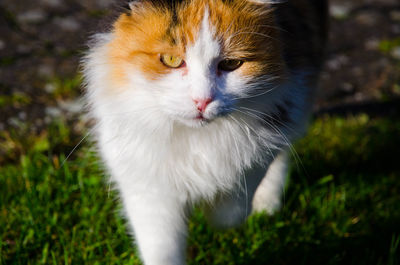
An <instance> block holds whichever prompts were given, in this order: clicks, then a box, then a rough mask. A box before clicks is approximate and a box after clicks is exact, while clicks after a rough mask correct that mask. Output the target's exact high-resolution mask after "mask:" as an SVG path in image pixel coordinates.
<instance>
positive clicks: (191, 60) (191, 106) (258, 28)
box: [107, 0, 285, 127]
mask: <svg viewBox="0 0 400 265" xmlns="http://www.w3.org/2000/svg"><path fill="white" fill-rule="evenodd" d="M163 2H165V3H168V4H162V3H163ZM156 3H157V4H156ZM271 11H272V9H271V7H270V6H269V5H268V4H262V3H255V2H251V1H245V0H237V1H236V0H230V1H228V0H190V1H151V0H141V1H135V2H132V3H131V12H130V13H129V14H123V15H121V16H120V17H119V19H118V20H117V21H116V23H115V25H114V30H113V39H112V41H111V42H110V43H109V53H108V54H107V56H108V61H109V63H110V65H111V75H112V77H111V80H112V82H113V84H114V85H115V86H116V87H124V89H128V90H132V91H138V92H140V94H141V95H144V94H145V95H148V96H149V97H152V101H153V103H152V104H153V105H154V106H152V107H155V108H157V109H158V111H161V112H163V113H164V114H166V116H167V117H168V118H169V119H171V120H174V121H179V122H182V123H184V124H186V125H188V126H192V127H196V126H200V125H204V124H207V123H208V122H211V121H212V120H214V119H216V118H217V117H220V116H224V115H226V114H229V113H231V112H234V111H238V106H240V104H243V103H244V101H246V100H249V98H250V97H252V96H254V95H257V94H261V93H263V92H265V91H267V90H268V89H271V88H273V87H274V86H276V84H277V82H279V80H281V78H282V77H283V75H284V74H285V71H284V67H283V60H282V56H281V51H280V48H279V46H280V43H279V41H278V38H279V37H278V30H277V29H276V27H275V22H274V17H273V14H272V12H271ZM115 93H118V92H115Z"/></svg>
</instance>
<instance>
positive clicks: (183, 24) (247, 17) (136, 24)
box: [115, 0, 273, 48]
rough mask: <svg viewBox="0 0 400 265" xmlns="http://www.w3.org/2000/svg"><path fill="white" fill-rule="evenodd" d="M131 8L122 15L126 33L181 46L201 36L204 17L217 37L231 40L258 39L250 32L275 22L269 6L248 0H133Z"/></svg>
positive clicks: (249, 40) (121, 24)
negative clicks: (126, 13) (128, 12)
mask: <svg viewBox="0 0 400 265" xmlns="http://www.w3.org/2000/svg"><path fill="white" fill-rule="evenodd" d="M131 9H132V10H131V13H130V14H128V15H123V16H121V17H120V19H119V21H118V22H120V23H118V22H117V23H116V25H115V26H116V28H117V29H119V30H122V31H125V32H127V33H129V32H132V31H133V30H136V31H137V32H135V35H136V36H138V35H140V34H143V35H144V36H142V37H143V38H142V39H145V38H146V37H147V38H148V39H152V40H153V41H158V42H167V43H169V44H170V45H171V46H181V47H182V48H185V47H186V46H187V45H190V44H192V43H193V42H195V40H196V39H197V38H198V37H199V34H200V31H201V29H202V25H203V26H204V18H205V17H207V20H208V23H209V24H210V25H211V27H212V28H213V34H214V38H216V39H219V40H220V41H225V42H231V43H234V42H235V40H236V41H237V40H242V41H248V42H251V39H255V38H258V39H259V38H260V35H259V36H255V35H254V34H250V32H252V31H254V33H256V32H257V31H260V30H261V31H265V32H267V33H269V32H270V31H271V28H268V27H267V26H268V24H273V15H272V12H271V11H272V9H271V8H270V6H268V5H265V4H257V3H255V2H252V1H249V0H248V1H246V0H187V1H181V0H169V1H162V0H159V1H155V0H141V1H135V2H133V3H132V4H131ZM246 29H248V30H247V32H246V31H245V30H246ZM239 30H242V32H239Z"/></svg>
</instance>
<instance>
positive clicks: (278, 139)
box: [84, 0, 326, 265]
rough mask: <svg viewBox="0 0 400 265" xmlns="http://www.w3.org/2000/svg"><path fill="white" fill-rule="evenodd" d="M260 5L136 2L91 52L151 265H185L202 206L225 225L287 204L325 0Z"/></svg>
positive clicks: (205, 0) (105, 134) (118, 171)
mask: <svg viewBox="0 0 400 265" xmlns="http://www.w3.org/2000/svg"><path fill="white" fill-rule="evenodd" d="M263 2H267V1H250V0H248V1H242V0H240V1H239V0H230V1H228V0H189V1H177V0H175V1H167V0H159V1H155V0H138V1H134V2H132V3H131V4H130V7H131V11H130V12H128V14H123V15H121V16H120V17H119V19H118V20H117V21H116V23H115V24H114V27H113V30H112V32H110V33H104V34H100V35H98V36H96V41H95V45H94V46H93V47H92V48H91V50H90V52H89V54H88V56H87V58H86V59H85V63H84V73H85V78H86V81H87V99H88V101H89V103H90V113H91V114H92V116H93V117H94V119H95V120H96V122H97V124H96V127H95V131H96V134H97V141H98V147H99V149H100V153H101V155H102V157H103V159H104V161H105V163H106V166H107V168H108V170H109V172H110V175H111V176H112V181H113V182H115V184H116V187H117V188H118V190H119V191H120V194H121V199H122V201H123V204H124V209H125V212H126V216H127V218H128V219H129V221H130V223H131V225H132V227H133V231H134V234H135V237H136V240H137V243H138V246H139V249H140V252H141V255H142V258H143V260H144V263H145V264H146V265H161V264H163V265H172V264H174V265H179V264H184V263H185V262H184V257H185V255H184V252H185V237H186V221H187V216H188V215H189V214H190V210H191V208H192V207H193V205H194V204H202V205H203V207H204V209H205V211H206V214H207V216H208V217H209V219H210V220H211V222H213V223H214V224H216V225H220V226H227V225H228V226H229V225H235V224H238V223H240V222H241V221H243V220H244V219H245V218H246V217H247V215H248V214H249V213H250V212H251V210H252V209H256V210H266V211H268V212H272V211H273V210H274V209H276V208H277V207H279V205H280V196H281V192H282V189H283V184H284V177H285V175H286V167H287V166H286V154H285V150H286V149H287V148H288V145H289V144H290V141H292V140H293V139H294V138H295V137H297V136H298V135H299V134H301V133H302V132H303V130H304V128H305V123H306V120H307V117H308V114H309V111H310V108H311V106H310V104H311V101H312V94H313V90H314V86H315V81H316V79H317V73H318V70H319V66H320V63H321V59H322V55H323V46H324V45H323V44H324V38H325V37H324V35H325V32H326V31H325V28H324V27H325V14H326V13H325V12H326V3H325V2H324V1H317V0H315V1H314V0H301V1H299V0H296V1H289V2H288V3H280V4H276V5H271V4H269V3H263ZM294 2H296V3H294ZM314 2H315V3H314ZM293 29H295V30H294V31H293V32H292V30H293ZM267 170H268V172H267V175H266V177H265V178H264V179H263V177H264V175H265V172H266V171H267ZM260 183H261V184H260Z"/></svg>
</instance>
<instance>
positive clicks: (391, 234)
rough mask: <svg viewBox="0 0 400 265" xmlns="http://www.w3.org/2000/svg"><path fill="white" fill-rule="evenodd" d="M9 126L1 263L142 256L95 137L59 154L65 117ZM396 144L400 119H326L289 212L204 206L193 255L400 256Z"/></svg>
mask: <svg viewBox="0 0 400 265" xmlns="http://www.w3.org/2000/svg"><path fill="white" fill-rule="evenodd" d="M24 135H25V137H23V136H24ZM6 136H7V137H5V136H4V135H3V136H2V135H0V139H1V142H0V149H2V153H4V154H6V157H7V159H3V160H0V163H2V164H1V165H2V166H1V168H0V264H7V265H8V264H140V263H139V259H138V257H137V254H136V252H135V249H134V247H133V246H132V244H131V238H130V237H129V235H128V233H129V229H127V226H126V221H125V220H124V219H123V218H121V216H120V215H119V213H118V210H119V209H120V204H119V201H118V199H117V196H116V193H115V192H113V191H111V190H110V187H109V185H108V184H107V183H106V181H105V177H104V176H103V175H102V173H101V166H100V165H99V163H98V162H97V159H96V156H95V155H94V154H93V153H92V152H90V149H89V148H90V147H89V144H84V145H83V146H82V147H80V148H78V150H76V152H75V153H74V154H73V155H72V156H71V157H70V158H69V159H68V160H67V162H66V163H64V164H63V165H62V162H63V161H64V159H65V156H66V155H67V154H68V153H69V150H71V149H72V148H73V146H74V145H75V143H77V142H78V141H79V138H78V137H77V136H76V135H74V133H73V132H72V131H71V130H70V129H69V127H68V126H67V125H66V124H65V123H63V122H62V121H58V122H55V123H53V124H51V125H50V126H49V128H48V131H47V132H46V133H44V134H41V135H39V136H30V137H26V134H25V132H24V131H23V130H21V131H17V130H16V131H9V132H7V135H6ZM24 147H25V148H24ZM399 147H400V121H398V120H394V119H387V118H374V119H372V118H369V117H367V116H365V115H359V116H356V117H349V118H341V117H328V116H326V117H321V118H318V119H317V120H315V121H314V122H313V124H312V126H311V128H310V130H309V133H308V135H307V136H306V137H305V138H304V139H302V140H301V141H299V142H298V143H297V144H296V150H297V153H298V155H299V157H300V158H301V161H297V164H296V163H295V162H294V163H293V167H292V172H291V174H290V183H289V184H288V187H287V189H286V191H285V202H284V207H283V209H282V211H280V212H278V213H277V214H275V215H274V216H266V215H263V214H259V215H256V216H252V217H251V218H249V220H248V221H247V222H246V223H245V224H244V225H242V226H241V227H239V228H236V229H230V230H225V231H218V230H215V229H213V228H212V227H210V226H208V224H207V223H206V222H205V219H204V217H203V216H202V214H201V212H200V211H195V214H194V216H193V218H192V219H191V221H190V224H189V227H190V234H189V242H188V260H189V264H224V265H225V264H252V265H253V264H296V265H297V264H357V265H358V264H388V265H395V264H399V263H400V246H399V244H400V211H399V208H400V179H399V177H400V166H399V163H400V161H399V157H400V150H399ZM61 165H62V166H61Z"/></svg>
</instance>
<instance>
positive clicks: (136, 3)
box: [128, 0, 143, 11]
mask: <svg viewBox="0 0 400 265" xmlns="http://www.w3.org/2000/svg"><path fill="white" fill-rule="evenodd" d="M128 5H129V9H130V10H132V11H135V10H137V9H139V8H140V7H141V6H143V3H142V2H141V1H137V0H136V1H130V2H129V3H128Z"/></svg>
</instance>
